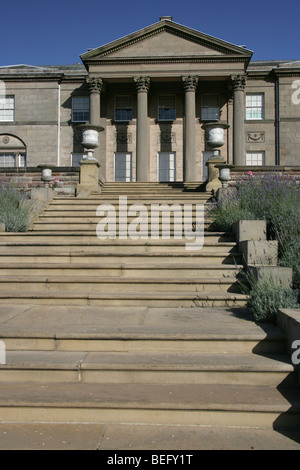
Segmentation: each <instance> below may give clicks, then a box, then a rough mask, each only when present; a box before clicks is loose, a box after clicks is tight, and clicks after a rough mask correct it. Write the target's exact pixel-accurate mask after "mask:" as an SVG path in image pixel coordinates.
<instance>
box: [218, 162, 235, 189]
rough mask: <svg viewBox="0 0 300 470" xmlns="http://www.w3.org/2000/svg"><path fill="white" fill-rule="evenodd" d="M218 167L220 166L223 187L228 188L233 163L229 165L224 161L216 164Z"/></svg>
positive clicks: (220, 178)
mask: <svg viewBox="0 0 300 470" xmlns="http://www.w3.org/2000/svg"><path fill="white" fill-rule="evenodd" d="M215 167H216V168H219V180H220V181H221V183H222V187H223V188H227V186H228V183H229V181H230V179H231V178H230V169H231V168H233V165H228V164H227V163H224V164H223V165H222V164H221V165H215Z"/></svg>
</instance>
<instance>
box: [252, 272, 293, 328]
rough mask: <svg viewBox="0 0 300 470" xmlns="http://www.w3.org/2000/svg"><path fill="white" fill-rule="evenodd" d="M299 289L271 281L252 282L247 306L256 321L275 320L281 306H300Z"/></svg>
mask: <svg viewBox="0 0 300 470" xmlns="http://www.w3.org/2000/svg"><path fill="white" fill-rule="evenodd" d="M298 300H299V291H298V290H292V289H287V288H285V287H282V286H278V285H276V284H275V283H274V282H273V281H272V280H270V281H256V282H254V283H253V284H252V286H251V290H250V292H249V297H248V300H247V307H248V309H249V311H250V312H251V314H252V316H253V318H254V320H255V321H258V322H269V321H271V322H272V321H275V320H276V316H277V311H278V309H280V308H299V307H300V304H299V303H298Z"/></svg>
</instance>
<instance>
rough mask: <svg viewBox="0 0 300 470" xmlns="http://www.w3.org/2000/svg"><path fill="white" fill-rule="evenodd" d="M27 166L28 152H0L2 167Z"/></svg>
mask: <svg viewBox="0 0 300 470" xmlns="http://www.w3.org/2000/svg"><path fill="white" fill-rule="evenodd" d="M25 166H26V154H24V153H14V152H11V153H9V152H7V153H1V152H0V167H1V168H16V167H18V168H21V167H25Z"/></svg>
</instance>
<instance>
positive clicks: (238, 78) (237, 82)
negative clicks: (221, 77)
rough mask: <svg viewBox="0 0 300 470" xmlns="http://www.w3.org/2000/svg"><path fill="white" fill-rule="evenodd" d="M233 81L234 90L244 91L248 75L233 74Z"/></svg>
mask: <svg viewBox="0 0 300 470" xmlns="http://www.w3.org/2000/svg"><path fill="white" fill-rule="evenodd" d="M231 83H232V88H233V91H244V90H245V86H246V75H232V76H231Z"/></svg>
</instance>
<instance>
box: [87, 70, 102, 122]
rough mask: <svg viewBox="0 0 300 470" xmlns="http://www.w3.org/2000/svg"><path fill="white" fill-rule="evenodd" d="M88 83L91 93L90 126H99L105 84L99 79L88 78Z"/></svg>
mask: <svg viewBox="0 0 300 470" xmlns="http://www.w3.org/2000/svg"><path fill="white" fill-rule="evenodd" d="M86 82H87V84H88V87H89V91H90V124H92V125H93V126H99V123H100V93H101V90H102V88H103V82H102V79H101V78H98V77H88V78H87V79H86Z"/></svg>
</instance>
